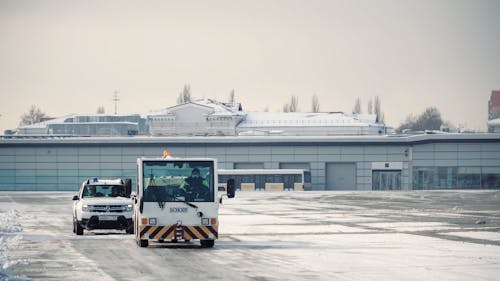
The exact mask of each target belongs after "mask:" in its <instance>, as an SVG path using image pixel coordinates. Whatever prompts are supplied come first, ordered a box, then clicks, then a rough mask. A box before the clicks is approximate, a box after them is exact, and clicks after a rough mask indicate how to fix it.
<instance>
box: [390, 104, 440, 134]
mask: <svg viewBox="0 0 500 281" xmlns="http://www.w3.org/2000/svg"><path fill="white" fill-rule="evenodd" d="M442 124H443V119H442V118H441V113H440V112H439V110H438V109H437V108H436V107H428V108H426V109H425V111H424V112H422V113H421V114H420V115H419V116H417V117H415V116H414V115H412V114H410V115H408V117H406V120H405V121H404V122H403V123H402V124H401V125H400V126H399V127H398V128H397V130H396V131H398V132H402V131H403V130H411V131H425V130H439V129H440V127H441V125H442Z"/></svg>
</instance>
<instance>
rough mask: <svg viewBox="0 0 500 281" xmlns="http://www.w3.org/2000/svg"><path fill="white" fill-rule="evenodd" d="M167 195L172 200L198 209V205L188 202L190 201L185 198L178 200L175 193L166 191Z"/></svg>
mask: <svg viewBox="0 0 500 281" xmlns="http://www.w3.org/2000/svg"><path fill="white" fill-rule="evenodd" d="M167 196H168V197H170V198H171V199H172V200H173V201H172V202H182V203H184V204H186V205H188V206H189V207H191V208H195V209H196V210H198V206H196V205H195V204H193V203H190V202H188V201H186V200H179V199H177V197H176V196H175V195H170V194H168V193H167Z"/></svg>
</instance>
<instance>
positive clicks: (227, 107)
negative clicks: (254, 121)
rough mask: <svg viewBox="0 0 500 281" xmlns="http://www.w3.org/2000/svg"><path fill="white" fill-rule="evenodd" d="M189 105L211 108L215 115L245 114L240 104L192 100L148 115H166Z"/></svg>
mask: <svg viewBox="0 0 500 281" xmlns="http://www.w3.org/2000/svg"><path fill="white" fill-rule="evenodd" d="M189 104H194V105H198V106H203V107H207V108H211V109H212V110H213V113H212V114H214V115H243V114H244V113H243V112H241V111H239V110H238V108H239V106H240V105H239V104H238V103H232V104H223V103H220V102H218V101H216V100H212V99H197V100H192V101H189V102H186V103H182V104H178V105H174V106H171V107H167V108H164V109H161V110H158V111H154V112H150V113H149V114H147V116H152V115H166V114H168V113H170V111H171V110H172V109H174V108H178V107H181V106H186V105H189Z"/></svg>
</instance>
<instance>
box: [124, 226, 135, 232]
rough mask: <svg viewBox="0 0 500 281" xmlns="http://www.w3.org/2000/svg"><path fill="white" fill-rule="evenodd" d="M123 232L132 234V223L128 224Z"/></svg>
mask: <svg viewBox="0 0 500 281" xmlns="http://www.w3.org/2000/svg"><path fill="white" fill-rule="evenodd" d="M125 232H126V233H127V234H134V225H133V224H132V225H130V226H129V227H127V229H125Z"/></svg>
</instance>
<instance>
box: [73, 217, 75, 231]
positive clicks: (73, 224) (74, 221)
mask: <svg viewBox="0 0 500 281" xmlns="http://www.w3.org/2000/svg"><path fill="white" fill-rule="evenodd" d="M73 233H76V230H75V218H73Z"/></svg>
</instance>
